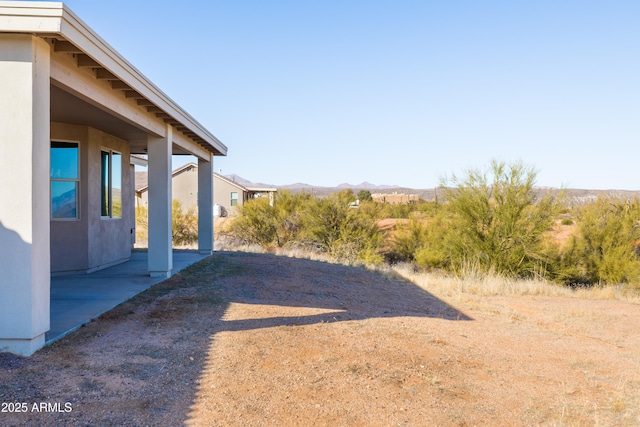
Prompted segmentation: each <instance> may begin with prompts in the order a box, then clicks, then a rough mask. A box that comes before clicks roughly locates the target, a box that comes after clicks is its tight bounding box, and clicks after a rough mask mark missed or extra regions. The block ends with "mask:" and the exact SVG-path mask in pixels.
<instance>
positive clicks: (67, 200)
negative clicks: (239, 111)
mask: <svg viewBox="0 0 640 427" xmlns="http://www.w3.org/2000/svg"><path fill="white" fill-rule="evenodd" d="M0 76H1V78H0V94H2V95H1V96H0V118H1V119H2V126H0V351H11V352H14V353H18V354H24V355H29V354H32V353H33V352H35V351H36V350H37V349H39V348H40V347H42V346H43V345H44V342H45V332H47V330H48V329H49V326H50V311H49V306H50V278H51V275H54V274H67V273H90V272H92V271H96V270H99V269H103V268H106V267H108V266H111V265H114V264H117V263H121V262H124V261H126V260H128V259H129V257H130V254H131V242H132V235H133V227H134V178H133V177H134V174H133V170H134V169H133V163H135V162H136V158H135V157H131V155H132V154H141V155H147V159H148V160H147V161H148V171H149V191H148V192H149V207H150V209H149V211H150V215H149V250H148V271H149V274H150V275H152V276H157V277H168V276H169V275H171V272H172V269H173V252H172V247H171V200H172V194H171V171H172V166H171V159H172V158H171V156H172V154H189V155H194V156H196V157H197V159H198V173H197V177H198V180H197V181H198V183H197V187H198V194H199V197H198V207H199V211H200V213H201V215H200V220H199V236H200V237H199V241H198V246H199V249H200V251H201V252H202V253H211V251H212V250H213V220H212V217H213V214H212V211H213V156H217V155H226V153H227V147H226V146H225V145H224V144H222V143H221V142H220V141H219V140H218V139H216V137H215V136H213V135H212V134H211V133H210V132H209V131H208V130H207V129H205V128H204V127H203V126H202V125H201V124H200V123H198V122H197V121H196V120H195V119H194V118H193V117H191V116H190V115H189V114H188V113H187V112H186V111H184V110H183V109H182V108H181V107H180V106H178V105H177V104H176V103H175V102H174V101H173V100H171V99H170V98H169V97H168V96H167V95H166V94H164V93H163V92H162V91H161V90H160V89H159V88H158V87H156V86H155V85H154V84H153V83H152V82H151V81H149V80H148V79H147V78H146V77H145V76H144V75H142V74H141V73H140V72H139V71H138V70H137V69H136V68H134V67H133V66H132V65H131V64H130V63H129V62H127V60H125V59H124V58H123V57H122V56H121V55H120V54H118V52H116V51H115V50H114V49H113V48H112V47H111V46H109V45H108V44H107V43H106V42H105V41H104V40H103V39H102V38H100V36H98V35H97V34H96V33H95V32H94V31H93V30H92V29H91V28H89V27H88V26H87V25H86V24H85V23H84V22H82V21H81V20H80V19H79V18H78V17H77V16H76V15H75V14H74V13H73V12H72V11H71V10H69V9H68V8H67V7H66V6H65V5H64V4H62V3H50V2H20V1H0Z"/></svg>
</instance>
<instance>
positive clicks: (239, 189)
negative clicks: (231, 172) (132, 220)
mask: <svg viewBox="0 0 640 427" xmlns="http://www.w3.org/2000/svg"><path fill="white" fill-rule="evenodd" d="M136 177H137V178H136V207H138V206H141V207H145V208H148V205H149V195H148V191H149V186H148V185H147V178H146V173H145V172H137V173H136ZM197 177H198V165H197V164H195V163H192V162H190V163H187V164H186V165H184V166H181V167H179V168H176V169H175V170H174V171H173V173H172V179H171V180H172V184H173V190H172V194H173V199H174V200H178V201H179V202H180V204H181V205H182V207H183V208H184V209H185V210H186V209H189V208H191V207H196V208H197V207H198V186H197V182H198V181H197ZM213 183H214V184H213V188H214V191H213V203H214V206H215V208H214V215H218V216H226V215H230V216H234V215H235V214H236V207H237V206H242V204H244V202H246V201H247V200H250V199H255V198H259V197H266V198H268V199H269V201H270V203H271V205H273V201H274V197H275V193H276V192H277V191H278V190H277V188H274V187H255V186H244V185H241V184H239V183H237V182H235V181H234V180H233V179H230V178H227V177H225V176H223V175H220V174H218V173H214V174H213Z"/></svg>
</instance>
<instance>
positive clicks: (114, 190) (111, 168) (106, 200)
mask: <svg viewBox="0 0 640 427" xmlns="http://www.w3.org/2000/svg"><path fill="white" fill-rule="evenodd" d="M100 164H101V176H100V200H101V202H100V216H102V217H107V218H121V217H122V154H120V153H117V152H115V151H104V150H103V151H100Z"/></svg>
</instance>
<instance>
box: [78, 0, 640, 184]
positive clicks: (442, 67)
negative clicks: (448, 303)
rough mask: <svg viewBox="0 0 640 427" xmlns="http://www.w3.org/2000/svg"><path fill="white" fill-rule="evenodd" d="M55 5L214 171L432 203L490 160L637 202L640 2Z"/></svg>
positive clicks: (235, 0) (214, 0) (82, 0)
mask: <svg viewBox="0 0 640 427" xmlns="http://www.w3.org/2000/svg"><path fill="white" fill-rule="evenodd" d="M66 4H67V5H68V6H69V7H70V8H71V10H73V11H74V12H75V13H76V14H78V15H79V17H80V18H81V19H82V20H84V21H85V22H86V23H87V24H88V25H89V26H90V27H92V28H93V29H94V30H95V31H96V32H97V33H98V34H99V35H100V36H102V37H103V38H104V39H105V40H106V41H107V42H108V43H109V44H111V45H112V46H113V47H114V48H115V49H116V50H117V51H118V52H120V53H121V54H122V55H123V56H124V57H125V58H126V59H127V60H128V61H130V62H131V63H132V64H133V65H134V66H135V67H136V68H138V69H139V70H140V71H141V72H142V73H143V74H145V75H146V76H147V77H148V78H149V79H150V80H151V81H153V82H154V83H155V84H156V85H157V86H158V87H159V88H160V89H161V90H163V91H164V92H165V93H166V94H167V95H168V96H169V97H171V98H172V99H174V100H175V101H176V102H177V103H178V104H179V105H181V106H182V107H183V108H184V109H185V110H186V111H187V112H189V113H190V114H191V115H192V116H194V117H195V118H196V119H197V120H198V121H199V122H200V123H202V124H203V125H204V126H205V127H206V128H207V129H209V130H210V131H211V132H212V133H213V134H214V135H216V136H217V137H218V138H219V139H220V140H221V141H222V142H223V143H224V144H226V145H227V146H228V147H229V156H228V157H227V158H216V163H215V169H216V170H218V169H221V170H222V173H223V174H231V173H236V174H238V175H240V176H242V177H244V178H246V179H249V180H251V181H254V182H263V183H268V184H274V185H281V184H290V183H294V182H304V183H309V184H312V185H326V186H333V185H337V184H340V183H343V182H349V183H352V184H357V183H360V182H362V181H369V182H373V183H375V184H397V185H401V186H409V187H417V188H430V187H433V186H436V185H438V183H439V181H440V178H441V177H442V176H443V175H445V174H450V173H452V172H455V173H460V172H461V171H463V170H464V169H466V168H469V167H474V168H477V167H479V168H482V167H485V166H487V165H488V164H489V162H490V160H491V159H493V158H496V159H498V160H504V161H507V162H511V161H517V160H521V161H523V162H524V163H526V164H528V165H531V166H534V167H535V168H536V169H537V170H538V171H539V174H538V185H540V186H552V187H560V186H565V187H570V188H590V189H610V188H611V189H629V190H637V189H640V167H638V166H637V165H638V163H639V162H640V24H639V22H640V2H639V1H637V0H629V1H619V0H610V1H601V0H598V1H589V0H579V1H577V0H576V1H570V0H567V1H564V0H549V1H546V0H536V1H513V0H504V1H490V0H486V1H477V0H469V1H456V0H452V1H436V0H433V1H429V0H422V1H420V0H416V1H403V0H394V1H391V0H388V1H376V0H363V1H355V0H354V1H349V0H339V1H336V0H323V1H319V0H318V1H311V0H290V1H287V0H280V1H276V0H273V1H267V0H262V1H244V0H226V1H218V0H207V1H190V0H183V1H177V2H176V1H171V2H168V1H153V2H146V1H145V2H142V1H132V0H127V1H123V0H110V1H86V0H69V1H67V2H66ZM174 165H176V163H174Z"/></svg>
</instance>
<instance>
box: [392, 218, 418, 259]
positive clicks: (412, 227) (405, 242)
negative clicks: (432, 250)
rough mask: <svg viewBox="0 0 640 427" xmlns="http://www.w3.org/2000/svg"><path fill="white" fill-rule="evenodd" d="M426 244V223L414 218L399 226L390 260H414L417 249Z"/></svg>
mask: <svg viewBox="0 0 640 427" xmlns="http://www.w3.org/2000/svg"><path fill="white" fill-rule="evenodd" d="M426 244H427V231H426V227H425V225H424V224H423V223H422V222H421V221H419V220H418V219H417V218H412V219H411V220H410V221H409V222H408V223H407V224H405V225H399V226H398V232H397V234H396V235H395V237H394V238H393V247H392V250H391V253H390V260H391V261H393V262H413V261H415V254H416V251H418V250H419V249H421V248H422V247H423V246H425V245H426Z"/></svg>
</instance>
